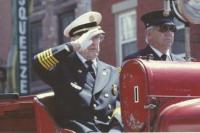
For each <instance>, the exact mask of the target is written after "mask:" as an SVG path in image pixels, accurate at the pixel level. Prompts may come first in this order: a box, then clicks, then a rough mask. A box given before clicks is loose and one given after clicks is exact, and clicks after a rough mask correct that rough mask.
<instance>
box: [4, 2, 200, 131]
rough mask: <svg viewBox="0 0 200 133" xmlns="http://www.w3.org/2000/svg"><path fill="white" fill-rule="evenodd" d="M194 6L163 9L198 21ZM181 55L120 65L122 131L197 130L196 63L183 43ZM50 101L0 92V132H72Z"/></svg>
mask: <svg viewBox="0 0 200 133" xmlns="http://www.w3.org/2000/svg"><path fill="white" fill-rule="evenodd" d="M198 5H200V2H199V1H198V0H165V11H166V14H167V13H168V12H169V11H170V10H172V11H174V12H175V13H176V15H177V17H178V18H179V19H180V20H182V21H183V22H185V23H188V22H191V23H195V24H200V17H199V16H200V12H197V11H199V10H200V6H198ZM194 12H195V13H194ZM197 13H199V14H197ZM187 28H188V29H189V27H187ZM186 30H187V29H186ZM186 38H187V37H186ZM186 42H189V41H188V38H187V41H186ZM186 57H187V58H186V59H187V60H188V62H170V61H166V62H163V61H153V60H151V59H150V58H146V59H142V58H137V59H133V60H129V61H127V62H125V63H124V64H123V66H122V71H121V74H120V93H121V112H122V120H123V123H124V130H125V131H127V132H131V131H134V132H138V131H153V132H154V131H155V132H157V131H189V132H191V131H200V118H199V116H200V90H199V88H200V83H198V82H199V80H200V63H199V62H191V61H190V59H191V58H190V50H189V44H187V43H186ZM53 100H54V93H53V92H47V93H42V94H38V95H31V96H19V95H18V94H16V93H14V94H13V93H9V94H1V95H0V132H3V133H35V132H37V133H73V132H74V131H71V130H68V129H63V128H61V127H60V126H59V125H57V123H56V122H55V120H54V113H55V111H54V108H53V107H54V106H53V103H54V101H53Z"/></svg>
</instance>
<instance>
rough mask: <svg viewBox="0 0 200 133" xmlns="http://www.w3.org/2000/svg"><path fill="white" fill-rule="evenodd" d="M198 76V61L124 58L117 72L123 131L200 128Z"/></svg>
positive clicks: (196, 129) (194, 129) (199, 86)
mask: <svg viewBox="0 0 200 133" xmlns="http://www.w3.org/2000/svg"><path fill="white" fill-rule="evenodd" d="M199 79H200V63H197V62H172V61H169V62H163V61H152V60H142V59H134V60H130V61H127V62H126V63H125V64H124V65H123V67H122V72H121V75H120V91H121V92H120V94H121V111H122V118H123V123H124V126H125V131H200V118H199V117H198V116H199V115H200V104H199V103H200V83H199ZM198 98H199V99H198Z"/></svg>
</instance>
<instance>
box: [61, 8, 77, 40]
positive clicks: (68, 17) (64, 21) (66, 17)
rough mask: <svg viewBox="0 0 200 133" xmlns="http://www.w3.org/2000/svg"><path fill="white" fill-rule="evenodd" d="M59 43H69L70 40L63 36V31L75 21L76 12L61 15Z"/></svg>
mask: <svg viewBox="0 0 200 133" xmlns="http://www.w3.org/2000/svg"><path fill="white" fill-rule="evenodd" d="M58 17H59V43H60V44H62V43H64V42H67V41H69V38H66V37H65V36H64V35H63V31H64V29H65V27H66V26H67V25H69V24H70V23H71V22H72V21H73V20H74V12H73V11H71V12H65V13H63V14H60V15H59V16H58Z"/></svg>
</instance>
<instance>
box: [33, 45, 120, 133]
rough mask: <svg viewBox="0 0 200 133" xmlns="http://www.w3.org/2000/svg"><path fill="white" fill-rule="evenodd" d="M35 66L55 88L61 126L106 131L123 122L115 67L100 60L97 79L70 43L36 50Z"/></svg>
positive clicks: (57, 114) (76, 129)
mask: <svg viewBox="0 0 200 133" xmlns="http://www.w3.org/2000/svg"><path fill="white" fill-rule="evenodd" d="M33 67H34V71H35V72H36V73H37V74H38V75H39V77H40V78H41V79H42V80H43V81H45V82H46V83H47V84H49V85H50V86H51V87H52V88H53V91H54V93H55V102H56V120H57V122H58V123H59V124H60V125H61V126H63V127H66V128H69V129H72V130H75V131H77V132H88V131H90V130H93V131H99V129H100V130H101V131H104V132H107V131H108V130H109V129H110V128H112V126H114V125H119V126H121V116H120V113H119V112H120V111H119V108H117V107H119V101H118V100H119V91H118V78H119V71H118V70H117V69H116V68H114V67H112V66H111V65H108V64H106V63H104V62H102V61H100V60H98V61H97V73H96V80H94V78H93V77H92V75H91V74H90V73H88V72H87V69H86V68H85V66H84V64H83V63H82V62H81V61H80V59H79V58H78V56H77V54H76V53H75V52H73V49H72V48H71V46H69V45H67V44H63V45H60V46H57V47H54V48H50V49H48V50H46V51H44V52H41V53H39V54H37V55H36V56H35V57H34V60H33ZM114 110H115V111H114ZM113 112H115V113H113Z"/></svg>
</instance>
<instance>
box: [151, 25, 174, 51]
mask: <svg viewBox="0 0 200 133" xmlns="http://www.w3.org/2000/svg"><path fill="white" fill-rule="evenodd" d="M175 31H176V28H175V27H174V25H165V24H164V25H160V26H154V27H153V29H152V30H151V31H149V33H148V40H149V43H150V44H151V45H153V46H154V47H155V48H157V49H159V50H161V51H162V50H167V49H170V47H171V46H172V44H173V42H174V33H175Z"/></svg>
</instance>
